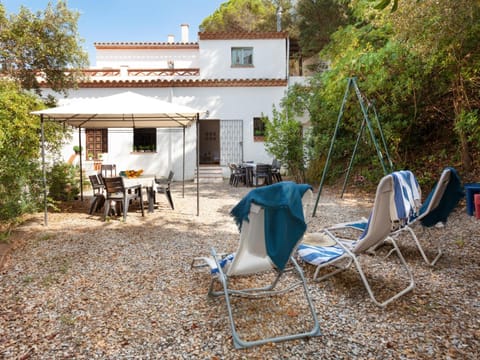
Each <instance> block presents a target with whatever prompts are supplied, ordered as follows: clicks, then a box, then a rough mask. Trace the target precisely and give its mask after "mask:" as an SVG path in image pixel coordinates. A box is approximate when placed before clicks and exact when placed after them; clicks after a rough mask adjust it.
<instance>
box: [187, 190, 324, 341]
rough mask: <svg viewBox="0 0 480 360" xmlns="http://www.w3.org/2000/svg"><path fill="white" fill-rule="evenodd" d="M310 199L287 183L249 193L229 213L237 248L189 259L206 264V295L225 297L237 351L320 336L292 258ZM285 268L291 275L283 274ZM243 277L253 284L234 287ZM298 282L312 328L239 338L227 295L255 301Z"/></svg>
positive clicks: (280, 291) (302, 231) (313, 310)
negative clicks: (263, 282)
mask: <svg viewBox="0 0 480 360" xmlns="http://www.w3.org/2000/svg"><path fill="white" fill-rule="evenodd" d="M311 198H312V192H311V190H310V187H309V186H308V185H297V184H294V183H292V182H284V183H279V184H274V185H271V186H266V187H262V188H259V189H254V190H252V191H250V192H249V194H248V195H247V196H245V197H244V198H243V199H242V200H241V201H240V202H239V203H238V204H237V206H235V208H233V210H232V211H231V214H232V215H233V216H234V218H235V221H236V223H237V225H238V226H239V229H240V243H239V245H238V249H237V251H236V252H235V253H233V254H230V255H226V256H220V255H219V254H217V252H216V250H215V248H212V250H211V257H200V258H195V259H194V260H193V262H192V268H197V267H202V266H209V267H210V272H211V275H212V277H211V281H210V286H209V290H208V295H209V296H212V297H216V296H224V297H225V301H226V305H227V312H228V317H229V321H230V327H231V331H232V336H233V342H234V345H235V347H236V348H237V349H238V348H246V347H251V346H256V345H260V344H265V343H269V342H279V341H286V340H291V339H299V338H304V337H310V336H317V335H320V326H319V323H318V320H317V316H316V312H315V309H314V307H313V304H312V301H311V299H310V295H309V292H308V288H307V285H306V281H305V277H304V275H303V272H302V270H301V268H300V267H299V266H298V264H297V262H296V260H295V259H294V258H293V257H292V253H293V251H294V249H295V248H296V246H297V244H298V242H299V241H300V240H301V238H302V235H303V233H304V232H305V229H306V224H305V220H304V212H303V208H302V200H303V202H308V201H311ZM287 272H288V274H290V277H287V276H286V274H285V273H287ZM261 274H267V275H270V276H272V275H273V276H274V278H273V281H272V282H271V283H269V284H268V285H267V286H258V282H259V279H258V276H259V275H261ZM291 277H294V278H295V279H292V278H291ZM242 278H247V279H248V280H250V281H251V283H249V285H253V284H252V283H254V284H255V285H253V286H252V287H249V288H242V287H241V286H240V287H239V285H238V281H236V280H241V279H242ZM287 280H289V281H287ZM218 284H220V285H221V286H222V290H215V287H216V285H218ZM299 286H303V293H304V296H305V298H306V302H307V303H308V307H309V311H310V314H311V319H312V328H311V330H309V331H305V332H298V333H293V334H287V335H277V336H274V337H267V338H261V339H258V340H244V339H242V338H240V335H239V333H238V332H237V329H236V324H235V320H234V316H233V313H234V311H233V310H232V305H231V302H230V297H231V296H240V297H241V298H242V299H245V300H246V299H252V298H253V299H255V298H258V297H262V296H264V297H266V296H272V295H280V294H284V293H286V292H288V291H290V290H293V289H295V288H297V287H299ZM280 287H282V288H280ZM309 318H310V317H309ZM277 325H278V324H277ZM277 325H275V326H277ZM273 326H274V324H272V327H273Z"/></svg>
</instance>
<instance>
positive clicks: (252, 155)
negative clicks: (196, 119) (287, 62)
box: [60, 87, 285, 180]
mask: <svg viewBox="0 0 480 360" xmlns="http://www.w3.org/2000/svg"><path fill="white" fill-rule="evenodd" d="M127 90H128V91H134V92H136V93H139V94H141V95H145V96H151V97H155V98H158V99H160V100H164V101H172V102H174V103H176V104H182V105H187V106H189V107H192V108H195V109H198V110H199V111H201V112H205V111H207V110H208V112H209V117H208V118H209V119H218V120H242V121H243V159H244V160H253V161H255V162H266V163H269V162H271V161H272V157H271V155H269V154H268V153H267V152H266V151H265V148H264V144H263V142H254V141H253V118H254V117H259V116H262V115H266V116H271V115H272V107H273V105H274V104H275V105H276V106H278V104H279V102H280V100H281V98H282V97H283V96H284V91H285V89H284V88H283V87H256V88H241V87H225V88H222V87H212V88H196V87H192V88H188V87H185V88H138V89H135V88H128V89H125V88H112V89H101V88H82V89H78V90H72V91H70V93H69V97H68V99H61V100H60V104H62V103H63V104H64V103H68V102H69V101H74V100H75V99H78V98H96V97H102V96H108V95H113V94H117V93H120V92H124V91H127ZM185 135H186V141H185V144H186V145H185V146H186V148H185V151H186V158H185V178H186V179H193V177H194V172H195V167H196V165H195V161H196V152H195V150H196V127H195V126H194V127H191V128H188V129H187V130H186V133H185ZM76 144H78V132H75V134H74V136H73V139H72V142H71V143H69V144H66V146H65V148H64V152H63V157H64V159H65V160H67V159H68V158H69V157H70V155H71V154H72V153H73V150H72V148H73V145H76ZM82 144H83V146H84V148H85V135H84V132H83V131H82ZM132 147H133V130H132V129H109V133H108V154H107V156H106V158H104V159H103V163H113V164H116V165H117V169H118V171H120V170H126V169H140V168H142V169H144V171H145V173H148V174H157V175H160V176H166V175H168V171H169V170H170V169H172V170H173V171H174V172H175V180H181V179H182V162H183V160H182V159H183V132H182V130H181V129H174V130H166V129H158V131H157V152H156V153H143V154H142V153H132ZM84 155H85V154H84ZM84 165H85V168H86V169H88V167H89V166H90V167H91V163H89V162H86V163H84Z"/></svg>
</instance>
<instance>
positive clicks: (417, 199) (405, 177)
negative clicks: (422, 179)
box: [390, 170, 421, 222]
mask: <svg viewBox="0 0 480 360" xmlns="http://www.w3.org/2000/svg"><path fill="white" fill-rule="evenodd" d="M392 176H393V184H394V195H393V196H394V201H393V202H392V207H391V209H390V214H391V220H392V221H393V222H396V221H400V222H407V221H409V220H411V219H412V218H415V217H416V216H417V213H418V210H419V208H420V206H421V190H420V186H419V185H418V182H417V179H416V178H415V175H413V173H412V172H411V171H409V170H403V171H395V172H393V173H392Z"/></svg>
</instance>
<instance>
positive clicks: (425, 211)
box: [392, 167, 465, 266]
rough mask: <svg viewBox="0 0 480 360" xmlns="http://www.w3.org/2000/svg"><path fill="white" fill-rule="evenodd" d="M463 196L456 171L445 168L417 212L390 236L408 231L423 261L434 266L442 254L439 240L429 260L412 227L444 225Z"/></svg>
mask: <svg viewBox="0 0 480 360" xmlns="http://www.w3.org/2000/svg"><path fill="white" fill-rule="evenodd" d="M464 196H465V194H464V192H463V188H462V185H461V180H460V177H459V175H458V173H457V171H456V170H455V169H454V168H451V167H447V168H445V169H444V170H443V171H442V173H441V175H440V178H439V180H438V181H437V183H436V184H435V185H434V187H433V189H432V191H431V192H430V194H429V195H428V197H427V199H426V200H425V202H424V203H423V205H422V206H421V207H420V209H419V210H418V212H416V213H414V215H413V216H410V217H409V218H408V221H407V222H406V223H405V224H402V225H401V226H400V227H399V228H398V229H397V230H396V231H394V232H393V233H392V236H395V235H397V234H399V233H401V232H402V231H408V232H409V233H410V235H411V236H412V238H413V241H414V242H415V245H416V247H417V248H418V251H419V252H420V254H421V255H422V258H423V260H424V261H425V263H427V264H428V265H429V266H434V265H435V264H436V262H437V261H438V260H439V259H440V257H441V256H442V248H441V242H440V241H438V239H436V240H435V241H436V243H437V252H436V254H435V257H434V258H433V260H429V258H428V257H427V255H426V254H425V250H424V249H423V247H422V245H421V243H420V241H419V240H418V237H417V235H416V234H415V232H414V230H413V227H414V226H415V225H416V224H418V223H421V225H422V226H423V227H424V228H427V229H428V228H431V227H433V226H438V225H440V226H445V224H446V222H447V219H448V216H449V215H450V213H451V212H452V211H453V209H454V208H455V207H456V206H457V205H458V202H459V201H460V200H461V199H462V198H463V197H464Z"/></svg>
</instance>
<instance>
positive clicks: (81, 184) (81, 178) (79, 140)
mask: <svg viewBox="0 0 480 360" xmlns="http://www.w3.org/2000/svg"><path fill="white" fill-rule="evenodd" d="M78 146H80V199H81V200H82V201H83V166H82V128H81V127H79V128H78Z"/></svg>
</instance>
